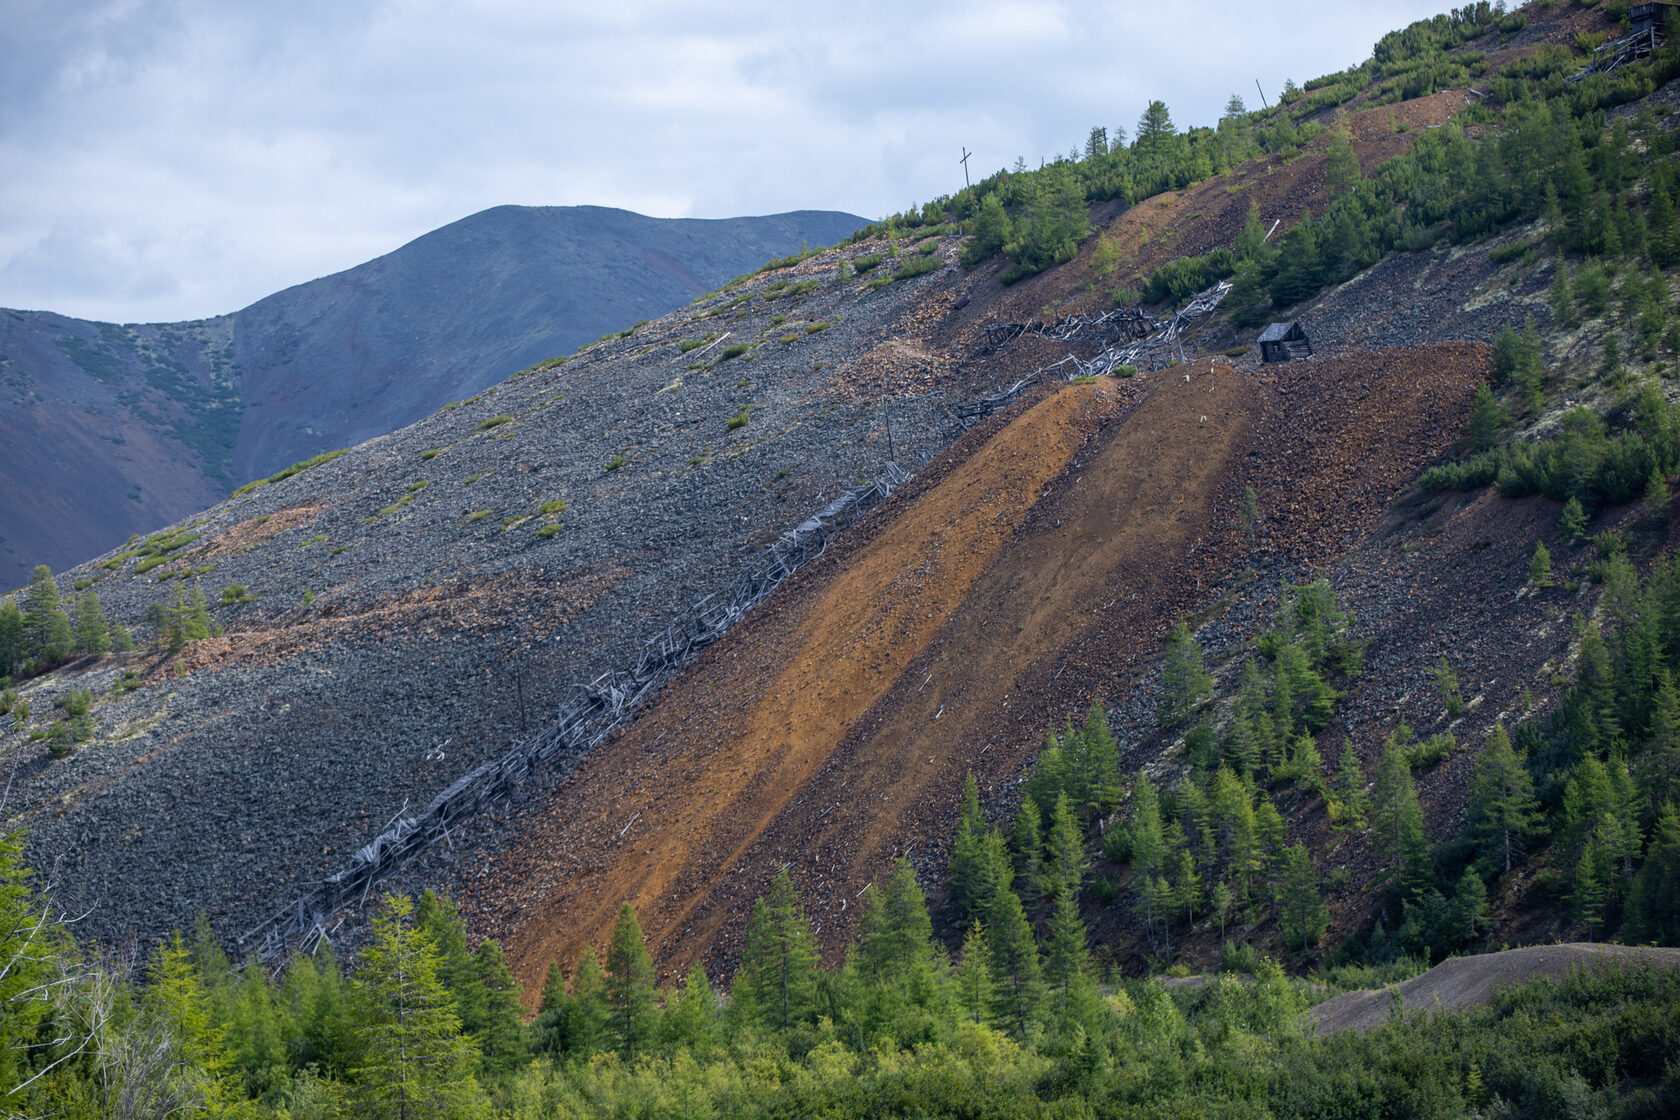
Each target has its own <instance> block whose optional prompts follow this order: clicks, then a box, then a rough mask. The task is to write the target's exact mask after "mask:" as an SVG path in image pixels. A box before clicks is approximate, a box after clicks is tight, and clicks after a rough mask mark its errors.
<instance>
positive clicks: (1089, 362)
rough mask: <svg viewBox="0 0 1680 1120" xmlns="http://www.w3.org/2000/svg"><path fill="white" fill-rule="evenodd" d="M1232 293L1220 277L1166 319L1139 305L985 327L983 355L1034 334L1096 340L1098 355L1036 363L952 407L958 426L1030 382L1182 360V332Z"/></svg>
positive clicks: (1015, 394)
mask: <svg viewBox="0 0 1680 1120" xmlns="http://www.w3.org/2000/svg"><path fill="white" fill-rule="evenodd" d="M1230 291H1231V282H1230V281H1229V280H1221V281H1219V283H1217V284H1215V285H1214V286H1213V287H1211V288H1208V289H1207V290H1206V291H1201V292H1197V293H1196V294H1195V295H1193V296H1191V297H1190V301H1189V302H1188V303H1186V304H1185V305H1184V306H1183V307H1182V308H1180V309H1179V310H1178V311H1176V312H1175V313H1174V314H1172V315H1171V316H1170V317H1168V318H1166V319H1157V318H1155V317H1154V316H1152V315H1150V314H1149V313H1147V312H1145V311H1144V310H1143V309H1142V308H1137V307H1132V308H1121V309H1119V310H1116V311H1109V312H1104V313H1103V314H1101V315H1069V316H1066V317H1064V318H1061V319H1058V320H1056V321H1055V322H1054V323H1049V324H1046V323H1038V322H1034V323H1003V324H993V325H991V326H988V327H987V328H986V346H987V350H986V352H987V353H993V352H995V351H996V350H997V349H998V348H999V347H1000V346H1002V345H1003V344H1004V343H1006V342H1009V341H1010V340H1012V339H1016V338H1020V337H1021V336H1022V335H1026V334H1035V335H1038V336H1040V337H1042V338H1049V339H1055V340H1056V341H1059V342H1066V341H1071V340H1073V339H1075V338H1078V337H1080V336H1081V335H1084V336H1085V337H1096V338H1097V339H1098V340H1099V349H1098V350H1097V353H1096V354H1095V355H1094V356H1093V357H1090V358H1081V357H1079V356H1078V355H1077V354H1074V353H1073V352H1071V351H1070V352H1069V353H1068V354H1067V356H1066V357H1064V358H1062V359H1060V360H1059V361H1055V362H1051V363H1050V364H1049V365H1047V366H1040V367H1038V368H1037V369H1035V370H1034V371H1033V372H1031V373H1029V374H1027V376H1025V377H1023V378H1021V379H1020V380H1018V381H1016V382H1015V383H1014V384H1013V385H1011V386H1009V388H1007V389H1004V390H1003V391H1002V392H999V393H995V394H993V395H992V396H989V397H982V398H980V399H979V400H977V401H971V402H969V403H968V404H964V405H958V406H957V407H956V408H953V409H952V410H951V411H952V414H953V415H954V416H955V417H956V421H957V426H958V428H959V429H960V430H962V431H967V430H968V429H969V428H972V427H973V426H974V425H975V424H978V423H979V422H980V421H982V420H984V419H985V418H986V417H988V416H990V415H991V414H992V413H994V412H996V411H997V410H998V409H1000V408H1003V407H1004V406H1005V405H1008V404H1009V403H1011V402H1012V401H1014V400H1015V398H1016V397H1018V396H1020V395H1021V394H1022V393H1023V392H1024V391H1026V390H1027V389H1028V388H1030V387H1031V386H1033V385H1037V384H1039V383H1040V382H1042V381H1044V380H1045V379H1046V378H1048V377H1059V378H1061V379H1062V380H1064V381H1072V380H1073V379H1074V378H1076V377H1100V376H1103V375H1105V374H1112V373H1114V372H1115V371H1116V370H1119V369H1120V368H1121V367H1123V366H1132V367H1139V366H1144V365H1147V366H1148V368H1149V369H1151V370H1155V369H1160V368H1161V367H1163V366H1167V365H1171V364H1172V363H1173V362H1182V361H1184V360H1185V358H1186V352H1185V349H1184V336H1185V334H1186V333H1187V332H1188V331H1189V329H1190V327H1191V326H1192V325H1193V324H1194V323H1195V321H1196V320H1197V319H1200V318H1201V317H1202V316H1204V315H1208V314H1211V313H1212V312H1213V311H1214V310H1215V309H1217V308H1218V307H1219V304H1220V302H1221V301H1222V300H1224V298H1225V296H1226V295H1227V294H1228V293H1229V292H1230Z"/></svg>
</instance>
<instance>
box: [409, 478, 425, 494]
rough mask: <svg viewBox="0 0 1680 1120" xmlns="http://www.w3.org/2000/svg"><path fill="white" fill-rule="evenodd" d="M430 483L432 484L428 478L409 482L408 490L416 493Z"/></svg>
mask: <svg viewBox="0 0 1680 1120" xmlns="http://www.w3.org/2000/svg"><path fill="white" fill-rule="evenodd" d="M430 485H431V483H430V482H428V481H427V480H425V479H423V478H422V479H421V480H420V481H419V482H411V483H409V484H408V490H409V493H411V494H412V493H415V492H417V491H420V490H424V489H425V488H426V487H428V486H430Z"/></svg>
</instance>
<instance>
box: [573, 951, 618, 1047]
mask: <svg viewBox="0 0 1680 1120" xmlns="http://www.w3.org/2000/svg"><path fill="white" fill-rule="evenodd" d="M567 1011H568V1014H567V1017H566V1024H565V1032H564V1033H565V1038H566V1050H567V1052H569V1053H572V1054H577V1055H580V1056H582V1057H585V1058H587V1057H590V1056H591V1055H593V1054H597V1053H600V1052H601V1051H603V1050H607V1049H609V1048H611V1046H612V1012H611V1010H610V1009H609V1008H608V1007H607V978H606V975H605V974H604V973H602V971H601V958H600V957H599V956H598V955H597V954H596V952H595V946H593V945H585V946H584V948H583V956H582V957H580V958H578V966H577V972H576V973H575V974H574V975H573V976H572V995H571V1001H570V1006H569V1007H568V1009H567Z"/></svg>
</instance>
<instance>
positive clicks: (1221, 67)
mask: <svg viewBox="0 0 1680 1120" xmlns="http://www.w3.org/2000/svg"><path fill="white" fill-rule="evenodd" d="M1445 3H1446V0H1366V2H1364V3H1358V4H1325V3H1323V2H1322V0H1319V2H1314V3H1308V2H1306V0H1278V2H1274V3H1256V2H1250V3H1244V2H1241V0H1202V2H1199V3H1194V4H1192V3H1182V2H1173V0H1164V2H1156V3H1150V4H1145V3H1139V2H1136V0H1130V2H1115V3H1108V4H1064V3H1051V2H1043V0H964V2H962V3H949V2H945V0H928V2H924V3H920V4H907V3H903V2H902V0H900V2H894V3H879V2H876V0H852V2H850V3H846V4H826V3H820V2H819V3H810V2H806V3H798V2H795V3H788V2H786V0H774V2H766V0H732V2H731V3H729V4H700V3H667V2H660V0H591V2H589V3H574V2H555V0H477V2H456V3H450V2H446V0H388V2H380V3H376V2H367V3H358V2H355V0H349V2H346V0H331V2H317V0H288V2H287V3H283V4H275V3H266V2H263V3H258V2H249V3H248V2H243V0H109V2H80V0H0V306H5V307H19V308H31V309H41V308H44V309H49V310H53V311H60V312H63V313H65V314H70V315H76V316H80V317H83V318H92V319H104V320H113V321H118V322H131V321H158V320H174V319H189V318H197V317H202V316H208V315H215V314H220V313H223V312H228V311H233V310H236V309H238V308H240V307H243V306H245V305H246V304H249V303H251V302H252V301H254V300H256V299H259V298H261V297H262V296H264V295H267V294H269V293H270V292H273V291H277V290H279V289H281V288H284V287H286V286H288V285H291V284H296V283H301V282H302V281H305V280H309V279H312V278H314V277H317V276H322V275H326V274H327V273H330V272H336V271H338V270H340V269H344V268H348V267H350V266H352V265H355V264H358V263H360V262H362V261H364V260H367V259H369V258H371V257H375V256H378V255H379V254H381V253H385V252H389V251H390V250H392V249H395V248H396V247H398V246H399V245H401V244H403V243H404V242H406V241H409V240H411V239H413V238H415V237H417V236H419V235H420V234H422V233H425V232H426V231H428V230H431V229H435V228H437V227H438V226H441V225H445V224H447V223H449V222H452V221H454V220H456V219H457V218H461V217H464V216H466V215H468V214H471V213H473V212H475V211H478V210H482V209H484V208H486V207H489V206H495V205H499V204H501V203H510V202H511V203H524V204H530V205H571V204H579V203H595V204H600V205H607V206H621V207H624V208H626V209H630V210H637V211H640V212H642V213H644V214H653V215H657V216H661V217H701V218H720V217H730V216H734V215H742V214H765V213H774V212H778V211H783V210H797V209H833V210H847V211H851V212H853V213H857V214H862V215H864V216H865V217H870V218H875V217H880V216H883V215H885V214H887V213H890V212H893V211H896V210H900V209H903V208H904V207H906V206H908V205H910V204H912V203H920V202H925V201H927V200H928V199H929V198H932V197H934V196H936V195H939V194H943V193H948V192H950V191H952V190H954V189H957V188H960V187H961V186H962V181H963V180H962V168H961V167H959V166H958V164H957V159H958V157H959V156H960V155H961V149H962V147H963V146H965V145H966V146H967V147H968V149H969V150H970V151H972V152H973V153H974V156H973V158H972V159H971V160H970V162H969V168H970V171H971V173H973V174H974V176H975V177H976V178H980V177H983V176H985V175H987V174H989V173H991V172H992V171H995V170H997V169H998V168H1000V167H1005V166H1007V165H1009V164H1010V163H1012V162H1013V161H1014V159H1015V157H1016V156H1024V157H1025V158H1026V159H1027V161H1028V162H1029V163H1031V164H1034V165H1036V164H1037V163H1038V161H1039V159H1040V158H1043V157H1049V156H1053V155H1054V154H1055V153H1056V152H1058V151H1066V150H1067V149H1068V148H1069V147H1072V146H1075V145H1079V144H1081V143H1083V141H1084V138H1085V135H1086V133H1087V131H1088V130H1089V129H1090V127H1091V126H1092V125H1097V124H1100V125H1104V126H1107V127H1110V128H1112V127H1114V126H1116V125H1120V126H1124V127H1125V128H1126V129H1127V130H1128V132H1129V131H1131V130H1132V129H1133V127H1134V125H1135V123H1136V121H1137V118H1138V115H1139V113H1141V111H1142V110H1143V107H1144V105H1145V104H1146V103H1147V102H1148V101H1149V100H1150V99H1151V98H1157V97H1158V98H1161V99H1163V100H1164V101H1166V103H1167V105H1168V106H1169V108H1170V109H1171V111H1172V115H1173V119H1174V121H1175V122H1176V123H1177V124H1178V125H1180V126H1181V127H1183V126H1187V125H1194V124H1210V123H1212V122H1213V121H1214V120H1215V119H1216V118H1217V117H1218V115H1219V113H1220V111H1221V110H1222V108H1223V107H1224V105H1225V102H1226V100H1227V99H1228V98H1229V97H1230V95H1231V94H1232V93H1237V94H1240V95H1241V96H1242V97H1243V98H1244V99H1245V100H1247V101H1248V102H1249V103H1250V104H1253V103H1254V102H1255V101H1256V99H1257V94H1256V92H1255V80H1256V79H1258V80H1259V82H1260V85H1261V86H1262V87H1264V89H1265V92H1266V96H1267V97H1268V98H1272V99H1274V100H1275V98H1276V94H1277V91H1278V89H1279V88H1280V87H1281V86H1282V85H1283V82H1284V80H1285V79H1287V78H1294V79H1295V80H1296V81H1298V82H1299V81H1304V80H1306V79H1307V78H1310V77H1313V76H1315V75H1318V74H1321V73H1327V72H1330V71H1333V70H1337V69H1340V68H1341V67H1344V66H1347V65H1351V64H1354V63H1357V62H1359V61H1361V60H1362V59H1364V58H1365V57H1366V56H1367V55H1368V54H1369V53H1370V50H1371V46H1372V44H1373V43H1374V42H1375V41H1376V40H1377V38H1378V37H1379V36H1380V35H1381V34H1382V33H1383V32H1385V31H1388V30H1390V29H1393V28H1396V27H1400V26H1403V25H1405V24H1406V23H1408V22H1410V21H1411V20H1413V19H1417V18H1420V17H1422V16H1426V15H1430V14H1433V13H1434V12H1436V11H1438V10H1441V7H1442V5H1445Z"/></svg>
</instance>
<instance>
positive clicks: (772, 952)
mask: <svg viewBox="0 0 1680 1120" xmlns="http://www.w3.org/2000/svg"><path fill="white" fill-rule="evenodd" d="M818 959H819V954H818V953H817V939H816V937H815V936H814V935H813V934H812V933H811V923H810V922H809V921H807V920H806V918H805V909H804V907H803V906H801V905H800V903H799V895H798V893H797V892H796V891H795V890H794V888H793V880H792V879H791V878H790V877H789V876H788V873H787V869H786V868H783V869H782V871H781V872H780V873H779V874H777V876H776V877H775V878H774V879H773V880H771V882H770V893H769V895H768V897H766V898H760V899H759V900H758V902H757V903H756V904H755V905H754V906H753V913H752V919H751V921H749V922H748V924H747V937H746V943H745V944H744V945H743V946H742V949H741V964H740V967H739V968H738V969H737V970H736V973H735V985H734V987H733V989H732V990H731V994H732V995H733V996H734V997H735V998H736V999H737V1000H742V1001H744V1003H745V1004H746V1005H748V1006H750V1007H752V1008H754V1009H756V1011H757V1012H758V1014H760V1015H761V1016H763V1019H764V1022H765V1023H766V1024H768V1025H769V1026H772V1027H779V1028H785V1027H790V1026H792V1025H793V1024H795V1023H798V1022H802V1021H804V1020H805V1019H806V1018H808V1017H809V1016H810V1015H811V1014H812V1013H813V1012H814V1010H815V1008H816V998H817V962H818Z"/></svg>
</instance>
